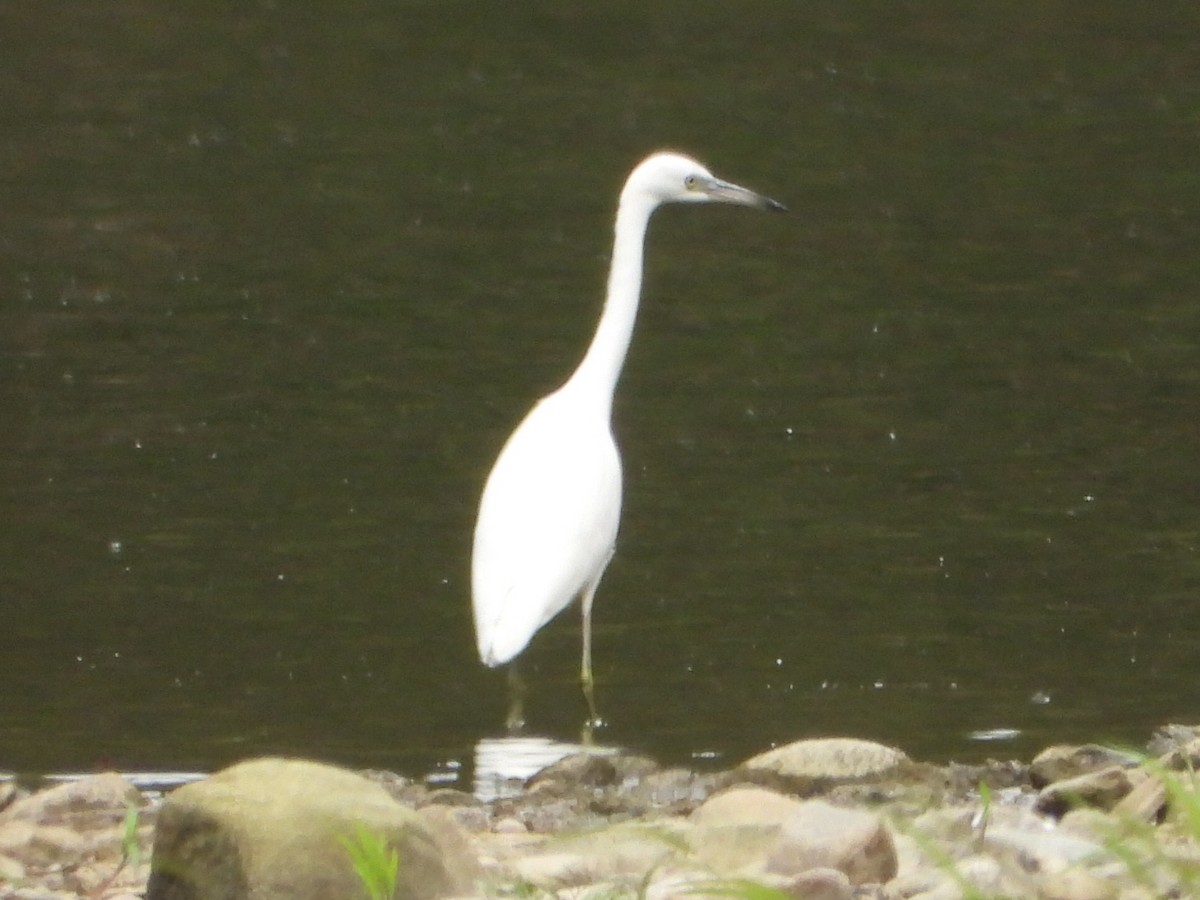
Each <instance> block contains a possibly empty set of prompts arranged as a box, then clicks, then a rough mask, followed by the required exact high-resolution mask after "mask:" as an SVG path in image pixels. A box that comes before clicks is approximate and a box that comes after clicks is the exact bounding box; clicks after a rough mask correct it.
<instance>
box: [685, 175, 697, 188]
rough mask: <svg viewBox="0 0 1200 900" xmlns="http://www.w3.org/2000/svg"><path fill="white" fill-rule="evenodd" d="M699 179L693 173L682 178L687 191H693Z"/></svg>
mask: <svg viewBox="0 0 1200 900" xmlns="http://www.w3.org/2000/svg"><path fill="white" fill-rule="evenodd" d="M699 181H700V179H698V178H697V177H696V176H695V175H688V176H687V177H686V178H684V179H683V186H684V187H685V188H687V189H688V190H689V191H694V190H695V189H696V185H697V184H699Z"/></svg>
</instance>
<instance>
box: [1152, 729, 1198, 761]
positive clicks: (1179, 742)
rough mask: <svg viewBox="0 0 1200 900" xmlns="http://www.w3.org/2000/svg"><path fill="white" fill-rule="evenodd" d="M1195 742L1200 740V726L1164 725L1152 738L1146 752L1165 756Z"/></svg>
mask: <svg viewBox="0 0 1200 900" xmlns="http://www.w3.org/2000/svg"><path fill="white" fill-rule="evenodd" d="M1195 740H1200V725H1164V726H1163V727H1162V728H1159V729H1158V730H1157V731H1155V732H1154V734H1153V735H1152V736H1151V738H1150V740H1149V741H1148V742H1147V744H1146V751H1147V752H1148V753H1149V754H1150V755H1151V756H1163V755H1164V754H1167V753H1170V752H1171V751H1172V750H1177V749H1179V748H1181V747H1186V746H1187V745H1188V744H1190V743H1192V742H1193V741H1195Z"/></svg>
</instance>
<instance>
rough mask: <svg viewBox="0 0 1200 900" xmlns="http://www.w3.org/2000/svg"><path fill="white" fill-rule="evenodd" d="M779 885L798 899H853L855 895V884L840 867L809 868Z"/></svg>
mask: <svg viewBox="0 0 1200 900" xmlns="http://www.w3.org/2000/svg"><path fill="white" fill-rule="evenodd" d="M779 887H780V889H781V890H783V891H784V892H785V893H787V894H788V895H789V896H792V897H795V898H796V900H851V898H853V896H854V886H853V885H851V884H850V879H849V877H847V875H846V873H845V872H843V871H841V870H840V869H820V868H818V869H809V870H807V871H805V872H801V873H800V874H798V875H795V876H793V877H792V878H790V879H787V880H785V881H784V882H783V883H782V884H780V885H779Z"/></svg>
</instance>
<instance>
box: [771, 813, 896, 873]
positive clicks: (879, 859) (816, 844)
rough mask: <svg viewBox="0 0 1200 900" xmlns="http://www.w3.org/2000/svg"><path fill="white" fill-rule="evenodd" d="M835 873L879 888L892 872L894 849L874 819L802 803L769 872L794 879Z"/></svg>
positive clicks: (782, 831)
mask: <svg viewBox="0 0 1200 900" xmlns="http://www.w3.org/2000/svg"><path fill="white" fill-rule="evenodd" d="M815 868H829V869H837V870H839V871H841V872H844V873H845V874H846V877H847V878H849V879H850V883H851V884H853V885H860V884H883V883H884V882H886V881H889V880H891V879H892V878H893V877H894V876H895V874H896V868H897V861H896V846H895V843H894V842H893V841H892V835H891V832H889V831H888V829H887V826H886V825H884V824H883V821H882V820H881V819H880V818H879V817H878V816H876V815H874V814H873V813H870V812H866V811H864V810H857V809H842V808H840V807H837V806H831V805H830V804H828V803H826V802H825V801H824V800H806V801H804V802H803V803H801V804H799V808H798V809H797V810H796V811H795V812H794V813H792V815H790V816H788V818H787V820H786V821H785V822H784V823H783V825H782V826H781V828H780V833H779V837H778V840H777V841H776V844H775V847H774V848H773V849H772V851H771V854H770V856H769V858H768V859H767V871H769V872H775V873H777V874H780V875H797V874H799V873H801V872H804V871H806V870H808V869H815Z"/></svg>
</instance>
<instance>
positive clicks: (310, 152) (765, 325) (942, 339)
mask: <svg viewBox="0 0 1200 900" xmlns="http://www.w3.org/2000/svg"><path fill="white" fill-rule="evenodd" d="M0 26H2V27H3V29H4V33H5V34H6V35H7V36H8V45H9V47H8V49H7V50H6V52H5V53H4V54H3V57H2V58H0V161H2V165H0V422H2V423H3V425H2V429H0V547H2V548H3V549H2V550H0V666H2V668H0V768H12V769H17V770H21V771H29V772H36V771H49V770H61V769H70V768H87V767H91V766H97V765H116V766H119V767H121V768H126V769H136V768H153V769H169V768H204V769H207V768H213V767H216V766H219V765H222V764H224V763H226V762H229V761H231V760H234V759H238V758H241V757H244V756H247V755H251V754H258V753H266V752H286V753H295V754H302V755H306V756H313V757H320V758H326V759H331V760H336V761H340V762H344V763H348V764H352V765H370V766H378V767H388V768H393V769H399V770H401V771H408V772H412V773H418V772H423V771H428V770H430V769H432V768H435V767H437V766H439V765H443V766H444V765H445V764H447V763H462V764H463V765H464V766H468V767H469V765H470V760H471V755H472V748H473V747H474V745H475V744H476V743H477V742H478V741H479V740H480V739H481V738H484V737H487V736H492V735H496V734H499V733H501V731H502V727H501V726H502V721H503V714H504V705H505V699H504V681H503V678H502V676H500V675H499V674H498V673H495V672H491V671H487V670H485V669H483V668H482V667H481V666H480V665H479V664H478V662H477V661H476V659H475V656H474V646H473V637H472V633H471V624H470V613H469V600H468V565H469V552H470V531H471V527H472V523H473V519H474V512H475V504H476V501H477V498H478V493H479V490H480V488H481V486H482V481H483V478H484V475H485V474H486V472H487V469H488V467H489V466H490V463H491V461H492V459H493V457H494V455H495V453H496V452H497V450H498V449H499V446H500V444H501V443H502V442H503V439H504V437H505V435H506V433H507V432H508V430H509V429H510V428H511V427H512V426H513V425H514V424H515V423H516V421H517V420H518V419H519V418H520V416H521V415H522V414H523V413H524V411H525V409H526V408H527V407H528V405H529V404H530V403H531V402H532V400H533V399H534V398H535V397H536V396H538V395H539V394H541V393H544V392H545V391H547V390H548V389H550V388H552V387H554V386H555V385H556V384H557V383H558V381H559V380H560V379H561V378H562V377H563V376H565V374H566V373H567V372H569V370H570V369H571V368H572V367H573V366H574V364H575V362H576V360H577V358H578V356H579V355H580V353H581V352H582V349H583V347H584V346H585V345H586V342H587V340H588V338H589V336H590V332H591V328H592V326H593V324H594V322H595V317H596V315H597V312H598V309H599V302H600V294H601V289H602V285H603V280H604V275H605V266H606V259H607V253H608V242H609V237H610V228H611V216H612V212H613V206H614V203H615V196H616V192H617V190H618V189H619V186H620V183H621V180H622V179H623V177H624V175H625V173H626V172H627V171H628V169H629V168H630V167H631V166H632V165H633V164H634V163H635V162H636V161H637V160H638V159H639V158H640V157H641V156H643V155H644V154H645V153H647V152H649V151H650V150H653V149H656V148H658V147H661V146H671V147H675V148H679V149H684V150H687V151H689V152H691V153H693V154H695V155H696V156H698V157H700V158H701V159H703V160H704V161H706V162H707V163H708V164H710V165H711V166H712V168H713V169H714V170H715V171H716V172H717V173H718V174H721V175H723V176H725V177H728V178H730V179H732V180H735V181H738V182H741V183H744V184H747V185H749V186H751V187H754V188H757V189H759V190H762V191H764V192H766V193H769V194H771V195H772V196H775V197H778V198H779V199H780V200H783V201H784V202H786V203H788V204H789V206H791V208H792V210H793V212H792V214H791V215H790V216H788V217H782V216H780V217H768V216H757V215H754V214H751V213H749V212H746V211H744V210H732V209H694V208H693V209H668V210H665V211H663V212H662V213H660V214H659V215H658V216H657V217H656V219H655V222H654V226H653V228H652V230H651V235H650V244H649V254H648V263H649V271H648V274H647V283H646V289H645V294H644V302H643V307H642V315H641V318H640V321H639V329H638V333H637V335H636V337H635V341H634V345H633V349H632V352H631V355H630V358H629V362H628V365H627V368H626V373H625V378H624V381H623V383H622V386H621V390H620V394H619V399H618V402H617V429H618V435H619V438H620V440H621V444H622V447H623V451H624V456H625V467H626V481H627V484H626V488H627V496H626V506H625V518H624V522H623V527H622V534H621V540H620V546H619V549H618V555H617V557H616V560H615V561H614V563H613V564H612V566H611V567H610V569H609V572H608V574H607V576H606V578H605V582H604V584H603V586H602V589H601V592H600V595H599V597H598V600H597V611H596V620H597V634H596V648H595V652H596V666H597V677H598V698H599V701H600V704H601V708H602V711H603V712H604V714H605V716H606V718H607V719H608V720H609V722H610V725H609V727H608V728H607V729H606V730H605V732H604V733H603V734H602V735H600V738H601V740H603V741H605V742H608V743H615V744H624V745H628V746H631V747H633V748H636V749H638V750H641V751H644V752H648V753H651V754H653V755H656V756H658V757H659V758H660V759H662V760H664V761H667V762H683V763H686V762H688V761H689V760H690V759H691V757H692V756H693V755H694V754H705V755H706V757H707V756H709V755H716V756H717V758H718V760H725V761H729V760H735V759H738V758H740V757H742V756H744V755H747V754H749V753H751V752H755V751H758V750H761V749H764V748H766V747H767V746H769V745H770V744H772V743H774V742H782V741H787V740H791V739H794V738H798V737H803V736H809V735H817V734H835V733H836V734H852V735H857V736H861V737H870V738H876V739H879V740H884V741H888V742H892V743H895V744H898V745H900V746H902V747H904V748H905V749H907V750H908V751H909V752H911V753H913V754H914V755H918V756H923V757H927V758H934V759H944V758H950V757H954V758H960V759H962V758H977V757H982V756H984V755H1000V756H1007V755H1021V754H1024V753H1027V752H1028V751H1029V750H1030V749H1033V748H1035V747H1037V746H1040V745H1041V744H1044V743H1046V742H1049V741H1052V740H1070V739H1089V740H1121V741H1138V740H1141V739H1143V738H1144V737H1145V736H1146V735H1147V733H1148V732H1149V731H1150V729H1152V728H1153V727H1154V726H1156V725H1158V724H1161V723H1163V722H1165V721H1167V720H1172V719H1183V720H1191V721H1194V720H1195V718H1196V716H1197V714H1198V713H1200V689H1198V688H1197V682H1196V672H1197V664H1198V662H1197V661H1198V660H1200V554H1198V551H1197V546H1198V542H1200V477H1198V471H1200V465H1198V463H1200V425H1198V423H1200V303H1198V302H1197V296H1198V288H1200V163H1198V160H1200V152H1198V151H1200V14H1198V13H1197V11H1196V7H1195V6H1194V5H1193V4H1183V3H1179V4H1176V3H1161V4H1130V3H1123V2H1101V3H1095V2H1089V3H1083V2H1059V3H1055V2H1050V3H1037V4H1033V3H1015V2H1001V3H994V4H988V5H987V6H986V9H982V10H973V9H971V8H970V7H969V6H966V5H963V4H959V3H949V2H933V3H920V4H917V3H914V4H897V3H875V2H862V3H842V2H820V3H806V4H800V3H793V2H790V0H789V2H751V3H746V4H738V5H736V7H734V6H731V5H729V4H717V3H704V4H694V3H693V4H683V3H674V2H667V3H659V4H645V3H637V4H634V3H613V4H590V5H571V4H567V5H564V4H552V3H545V4H542V3H530V2H520V3H510V4H504V5H496V6H494V7H488V6H482V7H481V6H480V5H478V4H461V3H460V4H455V3H416V2H392V3H386V2H376V0H370V2H357V3H342V4H336V5H335V4H318V5H311V4H310V5H304V6H302V7H299V8H296V7H293V6H291V5H289V4H277V3H272V2H259V3H239V4H216V5H212V4H199V3H185V4H166V5H164V4H157V5H156V4H153V3H150V2H148V0H143V2H136V0H105V2H103V3H100V2H90V0H89V2H78V3H72V4H68V5H65V6H56V7H55V8H54V10H52V11H51V10H50V9H49V8H47V7H44V6H43V5H42V4H32V3H14V4H9V5H7V6H5V7H3V9H0ZM525 660H526V662H525V671H526V675H527V676H528V677H529V679H530V681H531V682H532V685H531V688H532V696H531V698H530V709H529V713H530V727H531V730H532V731H533V732H534V733H535V734H542V735H548V736H551V737H555V738H560V739H571V738H573V737H575V736H576V735H577V733H578V725H579V723H580V721H581V720H582V717H583V714H584V709H583V705H582V700H581V697H580V695H579V692H578V689H577V686H576V678H577V674H576V673H577V667H578V623H577V617H576V616H575V615H574V614H573V613H572V614H568V615H566V616H564V617H563V618H562V619H560V620H559V621H557V622H556V623H554V624H553V625H552V626H551V627H549V628H547V629H546V630H544V631H543V633H542V634H541V635H540V636H539V637H538V639H537V640H536V641H535V643H534V645H533V647H532V648H531V650H530V651H529V652H528V653H527V654H526V657H525ZM993 729H1012V730H1013V731H1014V732H1016V735H1015V737H1013V738H1012V739H1010V740H1008V741H1007V742H1005V743H1000V744H996V743H987V742H982V741H979V740H976V739H973V738H972V734H973V733H975V732H980V731H987V730H993Z"/></svg>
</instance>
